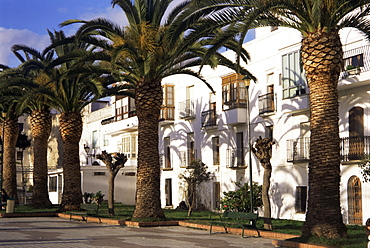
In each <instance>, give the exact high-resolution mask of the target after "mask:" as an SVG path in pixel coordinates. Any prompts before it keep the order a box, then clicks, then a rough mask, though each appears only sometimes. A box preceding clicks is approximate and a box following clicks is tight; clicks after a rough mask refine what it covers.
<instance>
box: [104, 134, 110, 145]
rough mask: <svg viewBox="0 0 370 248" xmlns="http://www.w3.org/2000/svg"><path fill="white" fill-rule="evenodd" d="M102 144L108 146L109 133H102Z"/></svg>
mask: <svg viewBox="0 0 370 248" xmlns="http://www.w3.org/2000/svg"><path fill="white" fill-rule="evenodd" d="M104 146H109V135H104Z"/></svg>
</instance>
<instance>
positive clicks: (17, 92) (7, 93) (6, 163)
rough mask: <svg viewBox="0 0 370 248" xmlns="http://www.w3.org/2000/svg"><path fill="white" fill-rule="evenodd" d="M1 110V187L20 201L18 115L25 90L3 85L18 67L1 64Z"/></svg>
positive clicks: (10, 78)
mask: <svg viewBox="0 0 370 248" xmlns="http://www.w3.org/2000/svg"><path fill="white" fill-rule="evenodd" d="M0 69H2V71H0V88H1V90H0V111H1V113H2V116H1V139H2V143H3V161H2V163H3V172H2V182H1V187H2V188H3V189H5V190H6V192H7V193H8V195H9V196H10V197H11V198H13V199H14V200H15V202H16V203H18V195H17V167H16V156H15V154H16V152H15V151H16V143H17V138H18V135H19V127H18V117H19V116H20V115H21V114H22V112H23V111H21V110H19V108H18V105H19V98H21V97H22V95H23V94H24V91H23V90H21V89H19V88H18V87H6V88H3V87H2V86H3V85H4V83H7V82H8V81H11V80H13V78H12V75H14V74H13V73H14V71H16V70H17V69H11V68H9V67H7V66H4V65H0Z"/></svg>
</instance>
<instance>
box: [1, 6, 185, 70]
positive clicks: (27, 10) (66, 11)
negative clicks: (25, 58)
mask: <svg viewBox="0 0 370 248" xmlns="http://www.w3.org/2000/svg"><path fill="white" fill-rule="evenodd" d="M182 1H183V0H174V1H173V3H172V6H174V5H176V4H178V3H180V2H182ZM98 17H103V18H107V19H109V20H111V21H114V22H116V23H121V24H122V25H125V19H124V15H123V12H122V10H121V9H120V8H119V7H115V8H114V9H113V8H112V5H111V0H0V64H5V65H8V66H11V67H15V66H17V65H18V64H19V61H18V59H17V58H15V56H14V55H13V54H12V52H11V50H10V48H11V47H12V46H13V45H14V44H23V45H27V46H29V47H33V48H36V49H38V50H40V51H41V50H43V49H44V48H45V47H46V46H47V45H48V44H49V36H48V35H47V29H49V30H51V31H52V30H54V29H55V30H60V29H61V28H59V26H58V25H59V24H60V23H61V22H63V21H65V20H68V19H83V20H91V19H94V18H98ZM76 29H77V26H72V27H65V28H62V30H64V32H65V33H66V34H67V35H71V34H73V33H74V31H75V30H76Z"/></svg>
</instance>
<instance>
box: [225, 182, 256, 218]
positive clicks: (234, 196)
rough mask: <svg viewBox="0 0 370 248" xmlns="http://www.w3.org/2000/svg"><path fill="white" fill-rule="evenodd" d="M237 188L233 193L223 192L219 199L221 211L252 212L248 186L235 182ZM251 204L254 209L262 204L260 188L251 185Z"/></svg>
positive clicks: (254, 184)
mask: <svg viewBox="0 0 370 248" xmlns="http://www.w3.org/2000/svg"><path fill="white" fill-rule="evenodd" d="M235 185H236V186H237V187H238V189H237V190H235V191H229V192H224V197H223V198H222V199H221V201H220V202H221V209H222V210H226V211H234V212H252V211H251V203H250V190H249V184H248V183H245V184H243V185H242V184H241V183H240V182H235ZM253 202H254V207H261V206H263V204H262V186H260V185H258V184H257V183H255V182H254V183H253Z"/></svg>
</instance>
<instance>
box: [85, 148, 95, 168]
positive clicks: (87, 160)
mask: <svg viewBox="0 0 370 248" xmlns="http://www.w3.org/2000/svg"><path fill="white" fill-rule="evenodd" d="M84 150H85V152H86V155H87V157H86V165H88V164H89V157H92V156H94V155H95V154H90V150H91V149H90V147H89V146H88V145H86V144H84Z"/></svg>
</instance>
